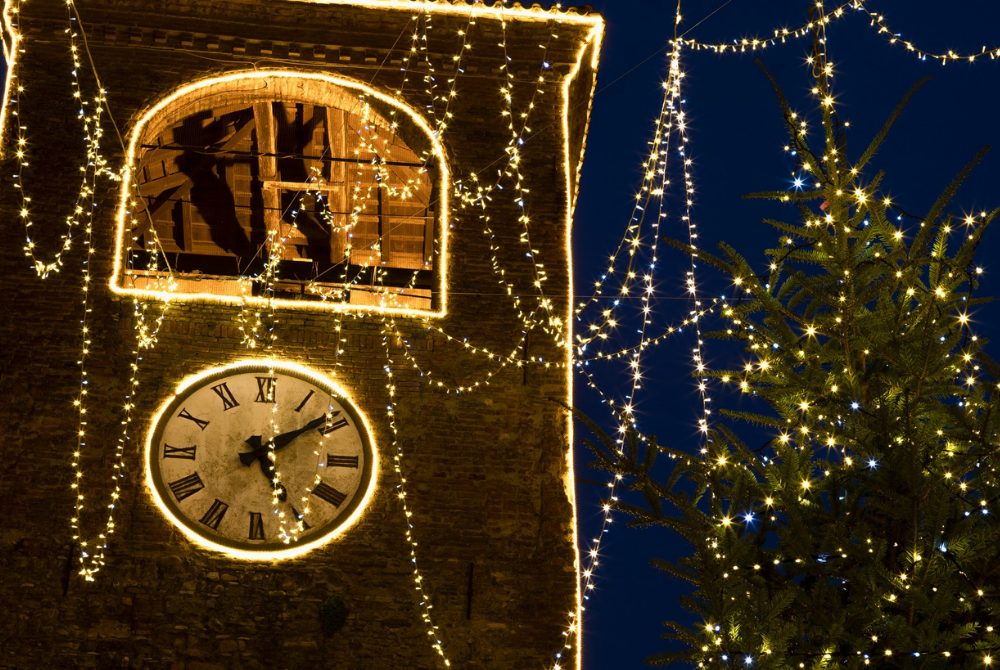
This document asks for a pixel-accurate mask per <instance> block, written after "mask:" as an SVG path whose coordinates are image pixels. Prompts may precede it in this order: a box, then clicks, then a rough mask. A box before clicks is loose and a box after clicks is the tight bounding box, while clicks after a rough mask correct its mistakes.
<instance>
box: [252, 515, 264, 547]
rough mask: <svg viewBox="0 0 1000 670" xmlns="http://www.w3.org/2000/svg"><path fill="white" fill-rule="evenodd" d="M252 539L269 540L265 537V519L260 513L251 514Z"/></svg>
mask: <svg viewBox="0 0 1000 670" xmlns="http://www.w3.org/2000/svg"><path fill="white" fill-rule="evenodd" d="M250 539H251V540H265V539H267V538H265V537H264V519H263V517H261V515H260V512H250Z"/></svg>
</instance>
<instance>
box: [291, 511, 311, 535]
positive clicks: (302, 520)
mask: <svg viewBox="0 0 1000 670" xmlns="http://www.w3.org/2000/svg"><path fill="white" fill-rule="evenodd" d="M292 514H294V515H295V520H296V521H298V522H299V523H301V524H302V530H309V529H310V528H312V526H310V525H309V523H308V522H307V521H306V520H305V518H304V517H305V515H304V514H299V511H298V510H297V509H295V507H292Z"/></svg>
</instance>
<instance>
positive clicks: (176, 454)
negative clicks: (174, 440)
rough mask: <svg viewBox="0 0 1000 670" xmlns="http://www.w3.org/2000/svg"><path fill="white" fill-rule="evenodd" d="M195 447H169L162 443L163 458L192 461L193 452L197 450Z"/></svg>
mask: <svg viewBox="0 0 1000 670" xmlns="http://www.w3.org/2000/svg"><path fill="white" fill-rule="evenodd" d="M197 448H198V447H197V445H193V446H190V447H171V446H170V445H169V444H167V443H166V442H164V443H163V457H164V458H184V459H187V460H189V461H193V460H194V452H195V449H197Z"/></svg>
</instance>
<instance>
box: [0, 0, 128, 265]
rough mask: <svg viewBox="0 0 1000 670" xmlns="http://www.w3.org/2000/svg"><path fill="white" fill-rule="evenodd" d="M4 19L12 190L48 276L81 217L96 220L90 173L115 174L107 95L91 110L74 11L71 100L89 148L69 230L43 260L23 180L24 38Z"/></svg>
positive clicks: (29, 247)
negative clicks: (105, 142) (104, 148)
mask: <svg viewBox="0 0 1000 670" xmlns="http://www.w3.org/2000/svg"><path fill="white" fill-rule="evenodd" d="M25 1H26V0H15V2H14V4H13V6H12V7H11V11H12V12H13V13H14V14H15V15H16V16H20V11H21V6H22V3H23V2H25ZM66 5H67V10H71V7H72V3H71V2H70V1H69V0H67V3H66ZM5 18H6V19H7V27H8V32H9V34H10V36H11V45H10V47H9V51H10V52H11V57H10V58H8V67H9V68H10V72H9V73H8V82H7V89H8V90H7V92H6V96H5V97H6V101H7V105H8V109H7V110H6V113H5V115H10V116H11V117H13V119H14V120H16V123H17V146H16V148H15V149H14V155H15V157H16V158H17V163H18V169H17V174H15V175H14V188H16V189H18V191H19V192H20V196H21V209H20V212H19V216H20V218H21V222H22V224H23V226H24V254H25V256H27V257H28V258H30V259H31V261H32V265H33V266H34V268H35V272H36V273H37V274H38V276H39V277H42V278H43V279H44V278H46V277H48V276H49V274H50V273H53V272H58V271H59V269H60V268H61V267H62V264H63V262H62V257H63V254H65V253H66V252H68V251H69V250H70V249H71V248H72V246H73V239H74V238H73V233H74V230H76V229H77V228H79V227H80V226H81V225H87V224H84V223H82V220H83V219H85V220H86V221H87V222H90V221H92V220H93V208H94V205H93V197H94V188H95V184H94V180H93V179H92V177H107V178H110V179H115V178H116V175H114V174H113V173H112V172H111V171H110V170H109V168H108V165H107V161H106V160H105V159H104V157H103V155H102V154H101V150H100V142H101V137H102V135H103V130H102V127H101V115H102V113H103V111H104V104H105V102H106V99H105V97H104V95H105V91H104V90H103V89H101V90H100V92H99V93H98V95H97V96H95V97H94V100H93V101H92V102H93V103H94V108H93V111H90V112H88V110H87V106H88V101H87V100H86V99H85V97H84V95H83V91H82V89H81V88H80V75H79V71H80V66H81V63H80V52H79V46H78V44H77V31H76V29H75V27H74V23H75V17H73V15H72V11H69V26H68V27H67V28H66V30H65V33H66V34H68V35H69V38H70V55H71V57H72V61H73V69H72V71H71V77H72V78H71V82H72V90H73V98H74V100H76V101H77V104H78V105H79V112H78V114H77V118H78V119H79V120H80V122H81V124H82V126H83V136H84V145H85V147H86V150H87V158H86V160H85V161H84V164H83V165H82V166H80V172H81V184H80V190H79V193H78V195H77V197H76V202H75V203H74V206H73V211H72V213H70V214H69V215H68V216H67V217H66V232H65V233H63V235H62V236H61V240H62V244H61V246H60V248H59V250H58V251H57V252H56V253H55V255H54V256H53V258H52V260H50V261H43V260H41V258H39V256H38V254H37V253H36V252H37V250H36V244H35V241H34V236H33V235H32V231H31V228H32V227H33V226H34V222H33V220H32V216H31V197H30V196H29V195H28V194H27V193H26V190H25V183H24V176H25V173H26V172H27V171H28V168H29V166H30V163H29V161H28V155H29V145H28V128H27V125H25V124H26V122H25V121H24V120H23V119H22V118H21V115H20V108H21V96H22V94H23V93H24V92H25V87H24V85H23V84H22V83H21V79H20V78H19V76H18V72H19V70H20V63H21V60H22V59H23V56H24V49H23V48H22V47H21V43H22V37H21V35H20V32H19V30H18V25H16V24H15V23H13V22H12V20H10V18H9V17H5ZM11 90H13V93H14V95H13V98H12V99H11V98H10V92H11Z"/></svg>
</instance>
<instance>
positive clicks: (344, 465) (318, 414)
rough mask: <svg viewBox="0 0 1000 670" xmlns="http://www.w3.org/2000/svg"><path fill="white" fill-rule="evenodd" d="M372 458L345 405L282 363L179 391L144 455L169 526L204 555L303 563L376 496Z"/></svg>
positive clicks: (223, 372) (234, 371) (219, 373)
mask: <svg viewBox="0 0 1000 670" xmlns="http://www.w3.org/2000/svg"><path fill="white" fill-rule="evenodd" d="M374 458H375V453H374V450H373V448H372V442H371V438H370V436H369V433H368V428H367V426H366V425H365V422H364V420H363V419H362V417H361V414H360V413H359V412H358V411H357V409H355V407H354V406H353V405H352V404H351V403H350V401H349V400H348V399H347V398H346V397H345V396H344V395H343V393H342V392H340V390H339V389H338V388H337V387H336V386H335V385H334V384H333V383H332V382H330V381H329V380H327V379H326V378H325V377H323V376H322V375H319V374H317V373H314V372H311V371H309V370H307V369H305V368H302V367H300V366H295V365H291V364H286V363H278V362H270V363H267V362H261V363H243V364H237V365H231V366H226V367H223V368H216V369H214V370H211V371H209V372H207V373H204V374H201V375H198V376H197V377H195V378H194V379H193V381H189V382H186V383H184V384H182V386H181V388H180V390H179V391H178V393H177V395H176V396H174V397H173V398H172V399H171V400H170V401H169V402H168V403H167V405H166V406H165V407H164V408H163V409H162V411H161V412H160V414H159V415H158V417H157V418H156V420H155V421H154V424H153V427H152V429H151V431H150V434H149V440H148V442H147V445H146V461H147V468H148V474H149V480H150V485H151V487H152V489H153V491H154V494H155V497H156V498H157V499H158V502H160V503H161V506H162V507H164V508H165V509H166V510H167V512H168V516H169V517H170V518H171V520H172V521H174V522H175V523H176V524H178V525H179V526H180V527H181V529H182V530H184V531H185V532H186V534H188V536H192V535H193V536H194V537H193V538H192V539H195V540H196V541H199V542H200V543H201V544H207V545H209V546H211V547H213V548H216V549H220V550H223V551H228V552H230V553H249V554H253V555H260V556H261V557H263V556H264V555H267V556H268V557H280V556H282V555H286V556H287V555H295V554H299V553H302V551H303V550H305V549H307V548H310V547H312V546H316V545H318V544H322V543H323V542H324V541H325V540H327V539H329V538H330V537H331V536H333V535H335V534H336V533H337V531H338V530H339V529H340V528H341V527H342V526H343V525H344V524H345V523H348V522H349V521H351V520H353V518H354V517H355V516H357V514H359V513H360V506H361V505H362V504H363V501H366V500H367V499H368V497H369V494H370V492H371V489H372V488H373V480H372V471H373V465H374ZM275 479H277V484H275V482H274V480H275Z"/></svg>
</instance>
